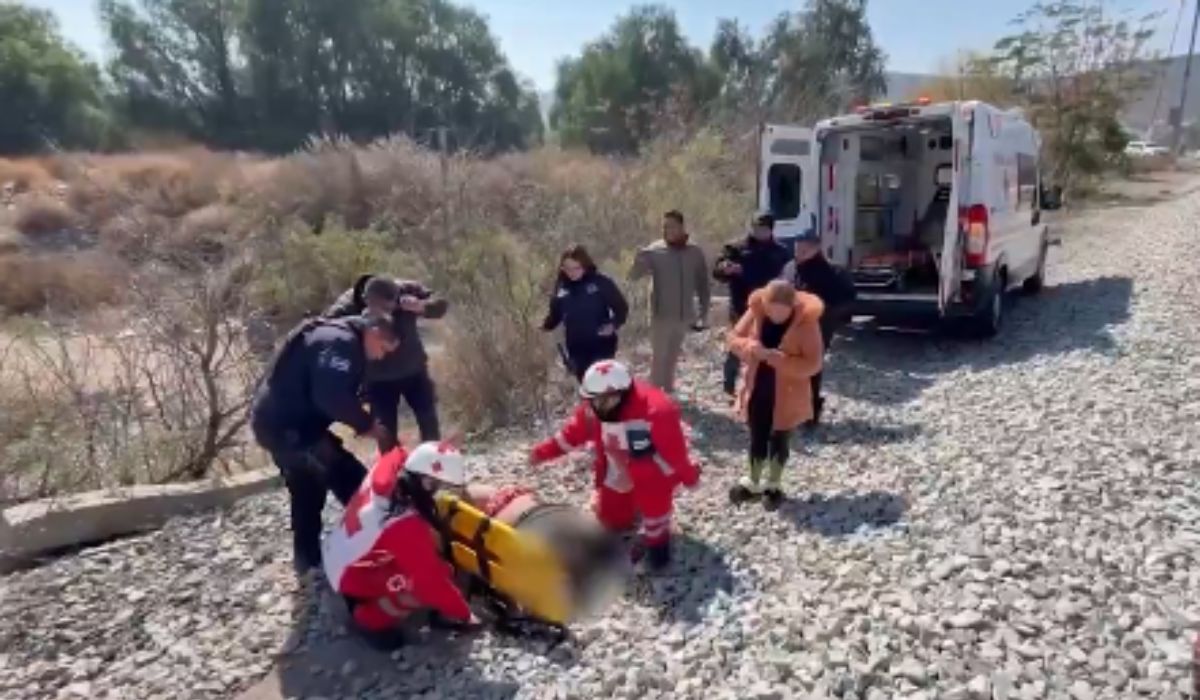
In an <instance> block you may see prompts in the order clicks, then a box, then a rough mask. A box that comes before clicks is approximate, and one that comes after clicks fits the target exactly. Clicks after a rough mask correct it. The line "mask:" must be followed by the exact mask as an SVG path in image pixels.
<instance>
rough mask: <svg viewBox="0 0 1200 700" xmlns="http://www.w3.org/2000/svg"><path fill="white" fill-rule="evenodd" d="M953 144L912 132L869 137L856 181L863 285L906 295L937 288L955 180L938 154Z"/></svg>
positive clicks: (858, 268) (858, 278)
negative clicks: (942, 242)
mask: <svg viewBox="0 0 1200 700" xmlns="http://www.w3.org/2000/svg"><path fill="white" fill-rule="evenodd" d="M898 131H899V130H898ZM906 132H908V133H906ZM892 136H898V138H894V139H893V138H888V137H892ZM910 137H912V138H910ZM868 144H869V146H868ZM918 144H919V145H918ZM950 145H951V144H950V143H949V138H948V137H946V138H938V137H937V136H936V135H934V134H931V133H929V132H920V131H918V132H915V133H913V132H912V131H911V130H904V131H900V132H899V133H896V132H893V133H889V134H885V135H881V136H880V137H877V138H871V139H869V140H868V139H864V141H863V146H864V147H863V154H862V156H861V160H860V173H859V176H858V179H857V181H856V183H855V214H856V216H855V219H856V222H855V226H854V230H855V237H854V248H855V251H856V252H857V253H858V255H857V256H855V257H857V258H858V259H857V260H856V261H855V263H856V264H855V265H854V277H855V282H856V284H857V285H858V286H859V287H862V288H865V289H876V290H885V289H886V290H892V291H898V292H904V291H914V290H917V289H924V288H926V287H931V286H932V287H936V286H937V281H938V251H939V249H940V242H941V240H942V236H943V231H944V227H945V224H946V215H947V211H948V206H949V195H950V184H951V177H952V171H951V168H950V165H949V164H948V163H943V162H939V161H941V157H939V155H938V152H939V151H944V150H946V149H948V148H949V147H950ZM931 166H932V167H931ZM925 178H928V180H932V182H928V181H925V182H923V180H925ZM926 182H928V184H926ZM922 199H925V200H926V201H924V202H922V201H921V200H922ZM906 224H907V226H906Z"/></svg>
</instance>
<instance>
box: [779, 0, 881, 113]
mask: <svg viewBox="0 0 1200 700" xmlns="http://www.w3.org/2000/svg"><path fill="white" fill-rule="evenodd" d="M761 52H762V58H761V59H760V60H762V61H763V62H764V63H766V64H767V65H769V66H770V73H769V75H768V76H767V78H766V81H767V84H766V88H765V95H764V100H765V103H766V107H767V110H768V111H769V113H770V115H771V117H772V118H776V119H787V120H791V121H798V122H808V121H812V120H814V119H819V118H822V117H826V116H829V115H831V114H837V113H840V112H844V111H846V109H847V108H848V107H850V106H851V105H852V104H853V103H855V102H866V101H869V100H871V99H872V98H874V97H876V96H878V95H882V94H883V93H884V92H886V90H887V80H886V77H885V75H884V71H885V67H886V56H885V55H884V53H883V50H882V49H881V48H880V47H879V45H878V44H876V43H875V39H874V36H873V35H872V33H871V27H870V24H869V23H868V22H867V0H807V2H806V3H805V7H804V9H803V10H801V11H800V12H795V13H784V14H782V15H780V16H779V17H778V18H776V20H775V21H774V22H773V23H772V24H771V26H770V28H769V29H768V30H767V36H766V38H765V39H764V41H763V45H762V47H761Z"/></svg>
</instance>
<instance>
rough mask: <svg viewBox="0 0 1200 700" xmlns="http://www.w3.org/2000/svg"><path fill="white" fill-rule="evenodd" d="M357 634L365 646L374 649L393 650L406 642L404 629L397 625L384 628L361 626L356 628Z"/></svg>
mask: <svg viewBox="0 0 1200 700" xmlns="http://www.w3.org/2000/svg"><path fill="white" fill-rule="evenodd" d="M356 631H357V632H358V636H360V637H362V639H363V641H364V642H366V643H367V646H369V647H371V648H372V649H374V650H376V651H383V652H388V651H395V650H397V649H399V648H400V647H403V646H404V645H405V644H407V643H408V638H407V637H406V636H405V634H404V631H403V630H401V629H400V628H399V627H392V628H389V629H386V630H367V629H363V628H361V627H358V628H356Z"/></svg>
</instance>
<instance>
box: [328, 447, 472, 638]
mask: <svg viewBox="0 0 1200 700" xmlns="http://www.w3.org/2000/svg"><path fill="white" fill-rule="evenodd" d="M406 458H407V454H405V452H404V450H403V449H400V448H397V449H395V450H392V451H391V452H389V453H388V454H386V455H384V456H382V457H381V458H380V459H379V461H378V462H376V463H375V466H374V467H372V469H371V472H370V474H368V475H367V479H366V480H365V481H364V482H363V485H362V486H361V487H360V488H359V490H358V493H356V494H355V495H354V498H352V499H351V500H350V503H348V504H347V505H346V514H345V516H344V517H343V518H342V523H341V525H340V526H339V527H338V528H336V529H335V530H333V532H331V533H330V534H329V536H327V537H326V538H325V542H324V552H323V558H324V562H325V574H326V576H327V577H328V578H329V581H330V583H331V584H332V585H333V587H334V589H335V590H336V591H337V592H338V593H341V594H342V595H344V596H347V597H349V598H351V599H353V600H354V601H355V602H356V603H357V605H355V606H354V613H353V614H354V620H355V622H357V623H358V624H359V625H361V626H362V627H363V628H365V629H368V630H373V631H383V630H386V629H388V628H390V627H393V626H395V625H396V624H398V623H400V622H402V621H403V620H404V619H405V618H406V617H408V615H409V614H410V613H412V612H413V611H415V610H418V609H421V608H433V609H434V610H437V611H438V612H440V613H441V614H442V615H444V616H446V617H447V618H450V619H453V620H461V621H464V622H465V621H467V620H469V619H470V618H471V610H470V608H469V607H468V606H467V601H466V600H465V599H464V598H463V595H462V592H461V591H459V589H458V587H457V586H455V585H454V578H453V569H452V568H451V567H450V564H449V563H447V562H446V560H445V559H443V558H442V557H441V555H440V554H439V552H438V547H437V539H436V534H435V532H434V530H433V528H432V527H430V526H429V524H428V523H426V522H425V520H424V519H423V518H421V516H420V515H419V514H418V513H417V512H416V511H415V510H412V509H409V510H405V511H401V512H400V513H395V514H389V510H390V509H391V506H392V502H391V494H392V489H393V487H394V486H395V484H396V478H397V477H398V476H399V474H400V472H401V471H403V469H404V461H405V459H406Z"/></svg>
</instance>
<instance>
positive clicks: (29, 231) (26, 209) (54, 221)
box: [13, 195, 78, 237]
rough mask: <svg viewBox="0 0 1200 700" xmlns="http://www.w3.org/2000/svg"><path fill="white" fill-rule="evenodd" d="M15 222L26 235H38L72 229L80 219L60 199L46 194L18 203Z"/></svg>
mask: <svg viewBox="0 0 1200 700" xmlns="http://www.w3.org/2000/svg"><path fill="white" fill-rule="evenodd" d="M13 223H14V226H15V227H16V229H17V230H18V231H20V232H21V233H23V234H25V235H26V236H30V237H37V236H46V235H50V234H55V233H60V232H62V231H67V230H70V229H72V228H74V227H75V226H76V225H77V223H78V221H77V219H76V216H75V213H74V212H73V211H71V209H70V208H68V207H67V205H65V204H63V203H62V202H61V201H60V200H58V199H56V198H54V197H49V196H46V195H33V196H31V197H27V198H25V199H23V200H22V201H21V203H20V204H18V205H17V215H16V220H15V221H14V222H13Z"/></svg>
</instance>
